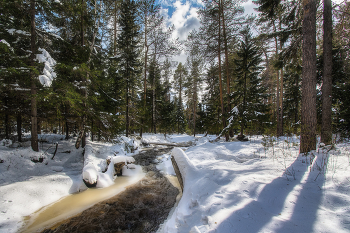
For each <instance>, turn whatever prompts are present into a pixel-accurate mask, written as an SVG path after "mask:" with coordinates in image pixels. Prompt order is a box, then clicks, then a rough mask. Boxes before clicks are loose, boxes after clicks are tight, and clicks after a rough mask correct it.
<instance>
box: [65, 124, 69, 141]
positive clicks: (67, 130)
mask: <svg viewBox="0 0 350 233" xmlns="http://www.w3.org/2000/svg"><path fill="white" fill-rule="evenodd" d="M68 138H69V128H68V120H67V119H66V140H68Z"/></svg>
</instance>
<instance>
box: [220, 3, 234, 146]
mask: <svg viewBox="0 0 350 233" xmlns="http://www.w3.org/2000/svg"><path fill="white" fill-rule="evenodd" d="M220 5H221V15H222V30H223V31H222V33H223V37H224V47H225V70H226V86H227V87H226V90H227V106H226V108H227V111H226V112H227V113H230V112H231V98H230V72H229V64H228V45H227V35H226V26H225V14H224V7H223V6H222V4H220ZM230 131H232V132H230V134H232V135H233V130H232V129H230ZM225 138H226V141H228V140H229V133H227V132H226V133H225Z"/></svg>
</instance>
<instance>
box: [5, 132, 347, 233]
mask: <svg viewBox="0 0 350 233" xmlns="http://www.w3.org/2000/svg"><path fill="white" fill-rule="evenodd" d="M42 137H45V139H46V141H49V142H50V143H52V144H50V143H46V144H44V145H43V146H42V147H40V149H41V152H39V153H36V152H33V151H32V150H31V149H30V148H29V147H26V146H29V144H28V143H27V144H25V143H24V145H22V146H23V147H16V146H17V145H14V146H13V147H15V148H11V147H8V145H5V144H6V143H4V142H0V185H1V186H0V196H1V199H0V202H1V205H0V232H16V231H18V229H19V227H21V224H22V223H23V217H24V216H27V215H30V214H31V213H33V212H35V211H36V210H38V209H40V208H41V207H43V206H46V205H48V204H50V203H53V202H55V201H57V200H59V199H60V198H62V197H64V196H67V195H69V194H71V193H74V192H78V191H82V190H84V189H86V186H85V185H84V183H83V182H82V178H83V174H84V173H83V169H84V167H86V166H87V165H88V164H92V166H93V170H94V171H93V172H92V173H91V174H94V173H96V174H97V177H102V178H100V179H99V180H100V181H99V180H97V184H98V186H100V187H105V186H108V185H110V182H111V180H109V179H110V178H111V177H113V176H111V175H108V171H107V172H106V173H107V174H106V173H102V171H104V170H105V169H106V167H107V164H106V159H107V158H108V157H109V156H110V157H112V158H113V157H114V158H115V156H118V157H122V156H127V157H128V156H129V157H130V156H131V155H132V154H134V153H138V149H140V147H142V145H141V142H140V141H137V140H132V139H128V138H125V137H121V138H119V139H118V140H117V141H116V142H115V143H113V144H112V143H100V142H90V141H88V143H87V147H86V150H85V159H84V157H83V156H82V153H83V150H82V149H79V150H76V149H75V148H74V140H73V139H71V140H68V141H65V140H60V137H61V136H58V135H43V136H42ZM214 138H215V136H207V137H203V135H199V136H197V137H196V138H194V137H192V136H188V135H167V137H166V138H165V137H164V135H161V134H157V135H153V134H145V135H143V140H144V141H145V142H167V143H169V142H171V143H181V142H188V141H193V142H194V144H195V146H192V147H190V148H188V149H187V148H184V147H183V148H181V149H180V148H176V149H174V150H173V151H172V155H173V156H174V157H175V159H176V160H177V163H178V165H179V167H180V170H181V171H182V172H183V176H184V177H183V179H184V184H185V188H184V193H183V196H182V198H181V200H180V202H179V203H178V206H177V207H176V208H175V209H174V211H172V213H171V214H170V216H169V217H168V219H167V221H166V222H165V223H164V224H163V225H162V226H161V228H160V229H159V232H169V233H171V232H179V233H182V232H240V233H251V232H293V233H294V232H337V233H338V232H350V159H349V158H350V155H349V154H350V151H349V150H350V143H349V142H343V143H338V144H337V145H336V146H335V148H334V149H332V150H330V149H331V148H329V147H323V148H319V149H318V150H317V151H315V152H313V153H312V154H310V155H309V156H307V157H305V156H299V153H298V151H299V140H298V138H296V137H290V138H287V137H285V138H280V139H278V140H277V139H275V138H267V137H266V138H263V137H261V136H259V137H256V136H255V137H253V138H251V140H250V141H248V142H239V141H233V142H224V141H219V142H215V143H211V142H209V140H210V139H214ZM55 141H58V143H59V146H58V151H57V154H56V156H55V158H54V160H51V157H52V155H53V152H54V149H55V146H54V144H53V143H54V142H55ZM50 146H52V147H51V148H49V147H50ZM170 156H171V155H170V154H165V155H162V156H160V157H159V158H158V160H159V161H161V163H160V164H159V165H158V166H157V167H158V168H159V169H160V170H162V172H163V173H165V174H174V170H173V168H172V165H171V161H170ZM40 158H43V163H34V162H32V160H39V159H40ZM84 160H85V161H84ZM117 160H118V161H119V160H120V159H117ZM310 161H311V163H310ZM89 174H90V173H89ZM102 174H104V176H103V175H102ZM89 177H90V178H91V177H93V176H90V175H89ZM99 182H100V183H99Z"/></svg>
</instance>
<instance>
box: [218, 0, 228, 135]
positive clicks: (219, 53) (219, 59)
mask: <svg viewBox="0 0 350 233" xmlns="http://www.w3.org/2000/svg"><path fill="white" fill-rule="evenodd" d="M219 7H221V2H220V3H219ZM218 62H219V84H220V103H221V120H222V128H223V129H224V128H225V127H226V121H225V109H224V101H223V90H222V78H221V16H220V10H219V40H218Z"/></svg>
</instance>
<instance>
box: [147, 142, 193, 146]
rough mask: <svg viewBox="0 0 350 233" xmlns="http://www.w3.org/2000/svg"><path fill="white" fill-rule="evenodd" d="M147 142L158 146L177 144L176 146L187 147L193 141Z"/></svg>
mask: <svg viewBox="0 0 350 233" xmlns="http://www.w3.org/2000/svg"><path fill="white" fill-rule="evenodd" d="M147 143H148V144H152V145H160V146H177V147H188V146H192V145H193V142H192V141H189V142H179V143H168V142H147Z"/></svg>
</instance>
